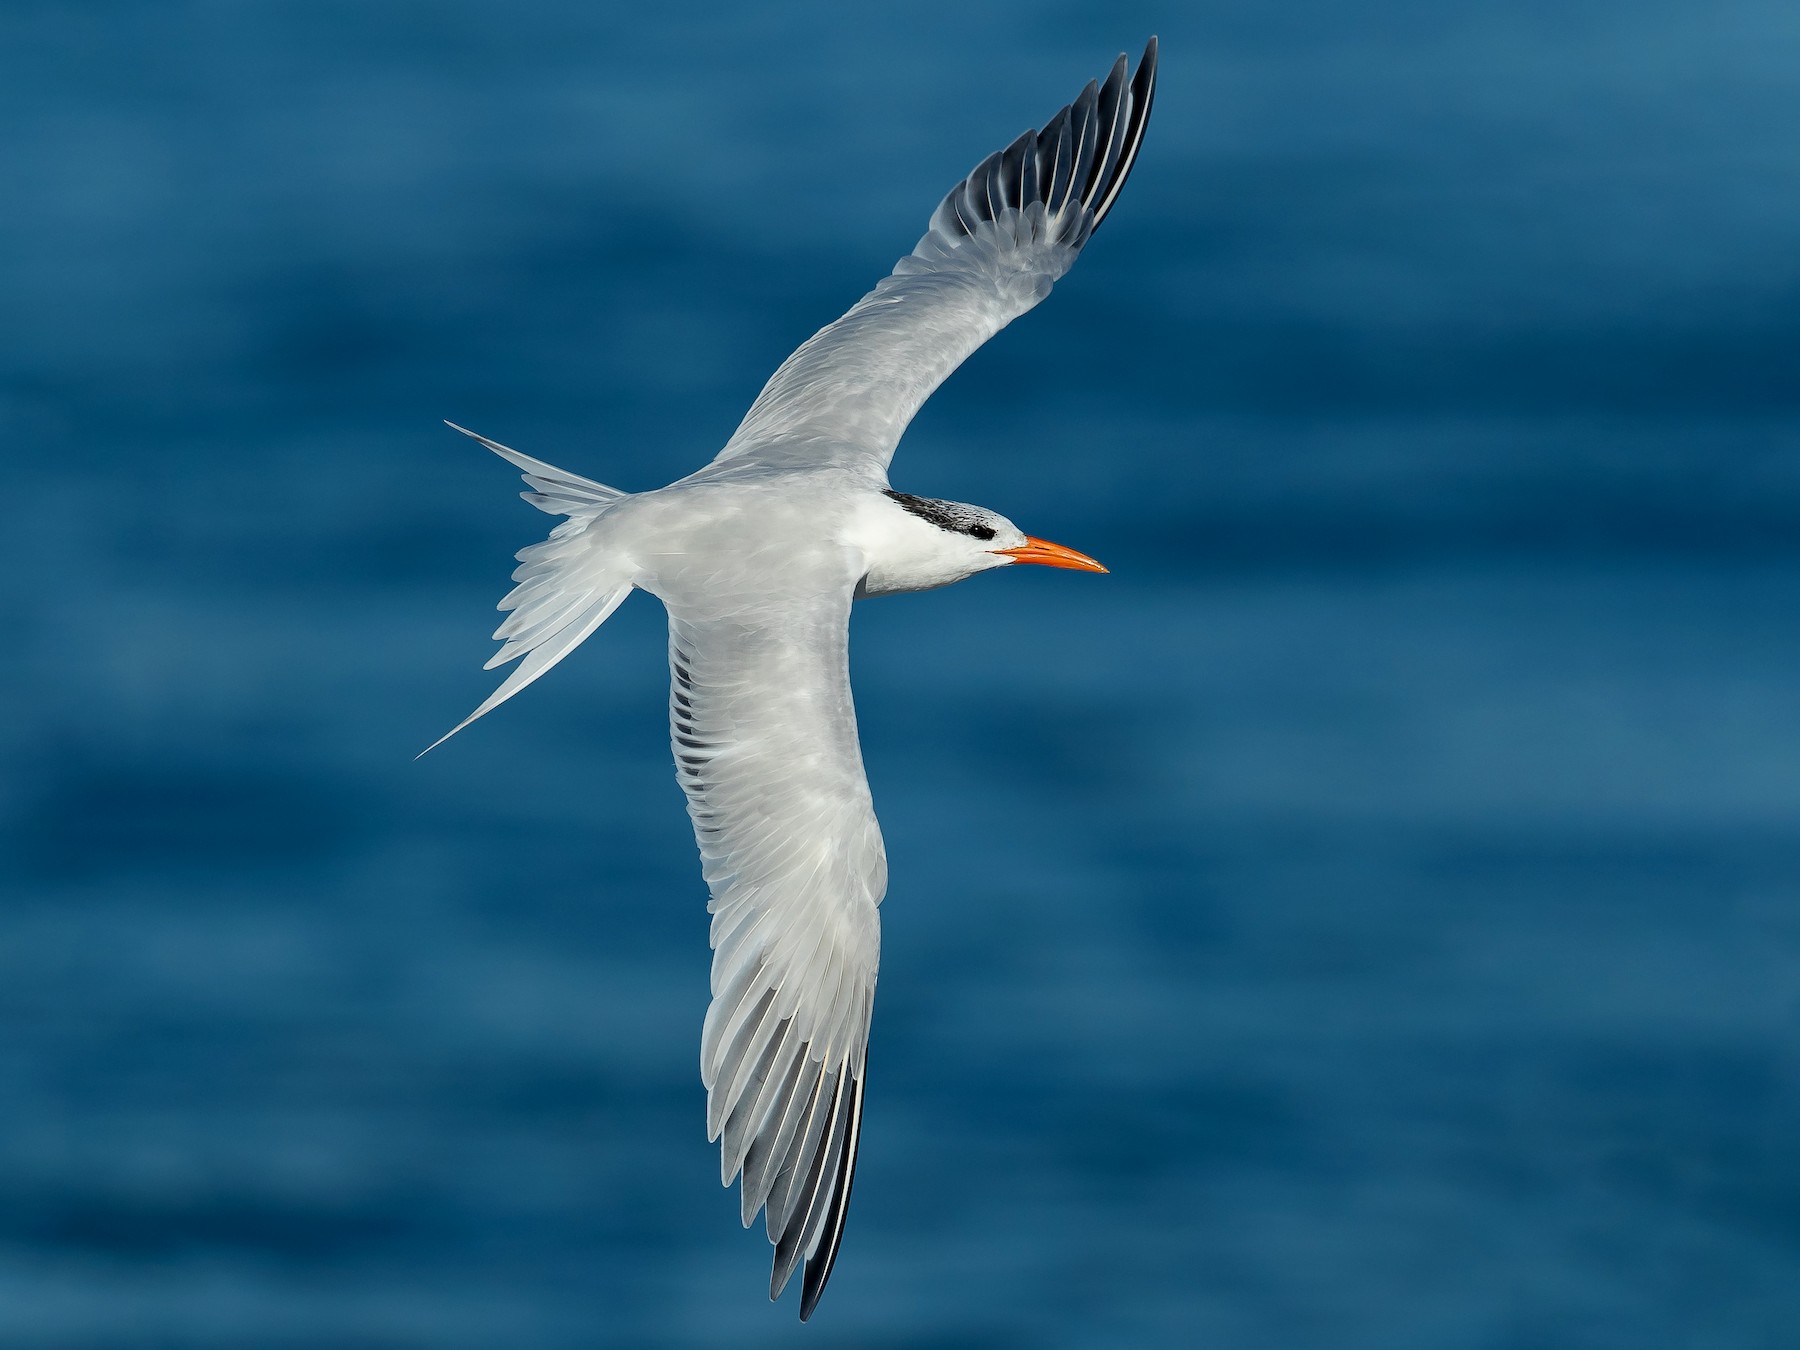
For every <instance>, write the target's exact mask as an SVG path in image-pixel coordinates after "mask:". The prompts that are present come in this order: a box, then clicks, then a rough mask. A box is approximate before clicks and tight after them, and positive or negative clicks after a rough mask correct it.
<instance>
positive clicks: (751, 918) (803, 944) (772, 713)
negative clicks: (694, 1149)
mask: <svg viewBox="0 0 1800 1350" xmlns="http://www.w3.org/2000/svg"><path fill="white" fill-rule="evenodd" d="M851 594H852V591H851V584H850V583H849V582H847V581H844V580H843V579H838V580H837V581H836V582H835V583H829V584H825V585H822V586H821V588H820V589H819V590H818V592H817V593H811V594H809V593H806V592H805V591H804V590H803V589H802V590H796V591H795V592H794V593H792V594H785V593H784V594H782V595H781V596H780V597H779V598H778V599H777V600H776V602H775V603H774V604H773V605H771V604H769V603H767V599H766V597H759V599H758V602H757V604H756V605H755V606H754V613H753V614H751V615H748V616H746V614H745V613H743V612H742V610H741V608H739V609H738V610H737V611H736V612H734V607H733V605H732V603H731V602H730V600H728V599H726V598H724V597H721V598H720V599H719V600H718V601H717V602H714V601H710V600H709V601H708V602H707V612H701V611H700V610H699V609H698V608H696V607H695V606H692V605H687V606H676V605H671V606H670V610H669V666H670V671H671V676H672V679H671V687H670V694H669V700H670V701H669V719H670V724H671V735H672V739H673V741H674V750H675V767H676V773H677V776H678V777H679V778H680V780H681V786H682V787H683V789H685V790H686V792H687V799H688V814H689V815H690V816H692V817H693V821H694V834H695V837H696V838H697V840H698V841H699V844H700V858H701V863H702V866H703V868H704V870H705V874H706V883H707V885H708V887H709V888H710V889H711V891H712V900H711V903H710V904H709V906H708V908H709V909H710V910H711V912H712V916H713V920H712V945H713V952H714V955H713V967H712V995H713V998H712V1005H711V1007H709V1008H708V1009H707V1013H706V1026H705V1030H704V1032H703V1034H702V1040H701V1050H700V1070H701V1077H702V1078H703V1079H704V1080H705V1083H706V1088H707V1129H708V1132H709V1137H710V1138H714V1139H720V1138H722V1141H723V1142H722V1158H721V1167H720V1176H721V1179H722V1180H723V1182H724V1184H725V1185H727V1186H729V1185H730V1184H731V1181H732V1178H733V1177H735V1176H737V1175H738V1174H739V1172H742V1174H743V1185H742V1208H743V1219H744V1225H745V1226H746V1227H748V1226H749V1225H750V1223H751V1222H752V1220H754V1219H755V1217H756V1212H757V1210H758V1209H764V1210H766V1217H767V1227H768V1233H769V1240H770V1241H771V1242H773V1243H774V1244H775V1263H774V1269H773V1271H772V1273H771V1275H770V1280H769V1297H770V1298H775V1297H777V1296H778V1295H779V1294H780V1293H781V1291H782V1289H783V1288H784V1287H785V1286H786V1284H787V1282H788V1279H789V1277H790V1276H792V1274H793V1273H794V1269H795V1267H796V1265H798V1264H799V1263H800V1262H801V1261H802V1260H804V1261H805V1263H806V1269H805V1276H804V1279H803V1282H802V1286H801V1289H802V1292H801V1303H800V1316H801V1318H802V1320H804V1319H806V1318H808V1317H811V1316H812V1312H813V1308H814V1307H815V1306H817V1304H818V1301H819V1295H820V1294H821V1293H822V1292H823V1290H824V1288H825V1281H826V1280H827V1279H828V1278H829V1277H830V1274H831V1267H832V1263H833V1261H834V1260H835V1259H836V1257H837V1250H838V1244H839V1243H840V1241H841V1240H842V1238H843V1232H844V1216H845V1213H846V1211H847V1208H848V1205H849V1202H850V1183H851V1179H852V1176H853V1175H854V1172H855V1168H856V1145H857V1138H858V1133H859V1130H860V1127H861V1123H862V1100H863V1074H864V1059H865V1054H866V1050H867V1046H868V1035H869V1011H870V1006H871V1003H872V1001H873V999H874V996H875V969H876V964H877V962H878V960H879V957H880V950H881V932H880V925H879V922H878V919H877V914H876V906H877V905H879V904H880V903H881V897H882V895H883V894H884V893H885V892H886V890H887V860H886V854H885V852H884V850H883V848H882V842H881V831H880V828H879V827H878V826H877V825H876V823H875V811H874V807H873V805H872V804H871V802H870V800H869V787H868V783H867V780H866V779H865V778H864V776H863V767H862V751H861V749H860V748H859V747H858V744H857V739H856V714H855V711H854V709H853V708H852V706H851V701H850V673H849V665H848V659H849V657H848V643H849V619H850V601H851Z"/></svg>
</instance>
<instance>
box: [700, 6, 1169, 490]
mask: <svg viewBox="0 0 1800 1350" xmlns="http://www.w3.org/2000/svg"><path fill="white" fill-rule="evenodd" d="M1127 68H1128V63H1127V61H1126V58H1125V57H1124V56H1120V57H1119V59H1118V60H1117V61H1116V62H1115V63H1114V64H1113V68H1112V71H1111V73H1110V74H1108V76H1107V78H1106V80H1105V82H1104V83H1095V82H1089V84H1088V86H1087V88H1085V89H1083V90H1082V91H1081V95H1080V97H1078V98H1077V99H1076V100H1075V101H1074V102H1073V103H1071V104H1069V106H1067V107H1066V108H1064V109H1063V110H1062V111H1061V112H1059V113H1057V114H1056V116H1055V117H1053V118H1051V119H1050V121H1049V123H1048V124H1047V125H1046V126H1045V127H1044V129H1043V130H1042V131H1028V132H1026V133H1025V134H1024V135H1022V136H1020V137H1019V139H1018V140H1016V141H1014V142H1013V143H1012V144H1011V145H1009V146H1008V147H1007V148H1006V149H1005V150H1001V151H997V152H995V153H994V154H991V155H989V156H988V157H987V158H986V159H984V160H982V161H981V163H980V164H978V165H977V166H976V167H975V169H974V171H973V172H971V173H970V174H969V176H968V177H967V178H965V179H964V180H963V181H962V182H960V183H958V184H957V185H956V186H955V187H954V188H953V189H951V191H950V195H949V196H947V197H945V198H944V200H943V202H942V204H941V205H939V207H938V209H937V211H936V213H935V214H934V215H933V216H932V218H931V226H930V228H929V229H928V230H927V231H926V232H925V236H924V238H922V239H920V240H919V243H918V245H917V247H915V248H914V249H913V251H912V252H911V253H910V254H909V255H907V256H906V257H904V258H902V259H901V260H900V262H899V263H898V265H896V266H895V268H894V270H893V273H892V274H891V275H889V276H888V277H886V278H884V279H883V280H882V282H881V284H880V285H878V286H876V288H875V289H874V290H872V291H870V292H869V293H868V294H867V295H865V296H864V297H863V298H862V299H861V300H859V301H857V303H856V304H855V305H854V306H853V307H852V308H851V309H850V311H849V312H848V313H847V314H845V315H844V316H843V317H842V318H841V319H839V320H838V321H837V322H836V323H833V324H831V325H830V326H828V327H826V328H823V329H821V330H820V331H819V332H817V333H815V334H814V335H813V336H812V337H811V338H809V339H807V341H806V342H805V343H804V344H802V346H801V347H800V348H799V350H797V351H796V352H795V353H794V354H793V355H792V356H790V357H788V359H787V360H786V361H784V362H783V363H782V365H781V368H780V369H779V370H777V371H776V372H775V374H774V375H773V376H772V377H771V378H770V380H769V382H768V384H766V385H765V386H764V387H763V391H762V393H761V394H760V395H758V396H757V399H756V402H755V403H754V404H752V405H751V408H750V411H749V412H748V413H747V414H746V415H745V417H744V420H743V422H742V424H741V425H740V426H739V427H738V429H737V431H736V432H735V433H734V434H733V436H732V438H731V440H730V441H729V442H727V444H726V446H725V448H724V449H723V450H722V451H720V452H719V455H718V457H717V458H716V459H715V460H714V461H713V464H712V465H711V466H709V469H710V468H727V467H736V466H738V465H740V464H767V465H776V466H781V467H804V466H808V465H818V464H824V463H829V462H834V461H835V462H839V463H842V464H844V465H845V466H846V467H850V468H855V469H860V470H864V471H868V472H870V473H871V474H872V475H875V476H883V475H885V474H886V471H887V466H888V463H889V461H891V460H892V458H893V455H894V448H895V447H896V446H897V445H898V444H899V441H900V437H901V434H902V433H903V432H904V431H905V430H906V426H907V423H909V422H910V421H912V418H913V415H914V414H915V413H916V412H917V411H918V410H919V407H920V405H922V404H923V403H924V402H925V400H926V399H927V398H929V397H930V396H931V393H932V391H933V390H935V389H936V388H937V387H938V385H940V384H942V383H943V382H944V379H945V378H946V377H947V376H948V375H949V374H950V372H951V371H953V370H955V369H956V368H957V366H959V365H961V364H962V363H963V361H964V360H965V359H966V358H967V357H968V355H969V354H970V353H971V352H973V351H974V350H975V349H976V348H977V347H979V346H980V345H981V344H982V343H984V342H986V341H987V340H988V339H989V338H990V337H992V336H993V335H994V334H995V333H997V332H999V331H1000V330H1001V329H1002V328H1004V327H1005V326H1006V325H1007V324H1009V323H1011V322H1012V321H1013V320H1014V319H1016V318H1017V317H1018V316H1019V315H1021V314H1023V313H1024V312H1025V311H1026V310H1028V309H1030V308H1031V307H1032V306H1034V305H1036V304H1037V303H1038V302H1039V301H1040V300H1042V299H1043V298H1044V297H1045V296H1046V295H1048V294H1049V293H1050V287H1051V285H1052V283H1054V282H1055V281H1056V279H1057V278H1058V277H1060V276H1062V275H1063V273H1065V272H1067V271H1068V270H1069V268H1070V267H1071V266H1072V265H1073V264H1074V261H1075V257H1076V255H1077V254H1078V253H1080V251H1081V248H1082V246H1083V245H1084V244H1086V243H1087V241H1088V238H1089V236H1091V235H1092V234H1093V232H1094V230H1095V228H1096V227H1097V226H1098V225H1099V224H1100V222H1101V221H1102V220H1104V219H1105V218H1106V214H1107V212H1108V211H1110V210H1111V209H1112V205H1113V202H1114V201H1115V200H1116V199H1117V198H1118V195H1119V190H1120V188H1122V187H1123V186H1124V184H1125V179H1126V176H1127V175H1128V174H1129V173H1130V172H1131V166H1132V164H1133V163H1134V162H1135V161H1136V159H1137V154H1138V148H1139V147H1140V146H1141V145H1142V143H1143V139H1144V127H1145V125H1146V123H1147V122H1148V120H1149V116H1150V104H1151V100H1152V97H1153V96H1154V94H1155V91H1156V39H1155V38H1151V39H1150V43H1149V45H1148V46H1147V47H1145V49H1144V55H1143V57H1142V59H1141V60H1140V61H1139V62H1138V66H1137V70H1136V71H1135V73H1132V74H1130V75H1129V76H1127ZM702 472H703V473H704V472H706V470H702Z"/></svg>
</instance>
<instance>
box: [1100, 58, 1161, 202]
mask: <svg viewBox="0 0 1800 1350" xmlns="http://www.w3.org/2000/svg"><path fill="white" fill-rule="evenodd" d="M1157 50H1158V44H1157V40H1156V37H1155V36H1154V35H1152V36H1151V38H1150V40H1149V41H1148V42H1146V43H1145V44H1144V54H1143V55H1142V56H1141V57H1139V58H1138V64H1137V69H1136V70H1135V71H1133V72H1132V75H1131V84H1130V98H1131V111H1130V113H1129V114H1128V116H1127V120H1126V124H1125V137H1124V144H1123V145H1122V146H1121V147H1120V150H1119V156H1118V159H1117V161H1116V163H1115V164H1114V165H1113V166H1112V171H1111V173H1110V174H1109V175H1108V177H1107V180H1106V182H1105V183H1103V184H1101V185H1100V188H1099V191H1098V192H1096V194H1095V195H1094V198H1093V210H1094V229H1096V230H1097V229H1099V228H1100V222H1101V221H1103V220H1105V219H1106V213H1107V212H1108V211H1110V210H1112V205H1113V203H1114V202H1115V201H1117V200H1118V196H1119V192H1120V190H1121V189H1122V188H1124V186H1125V180H1126V179H1127V178H1129V177H1130V176H1131V167H1132V165H1134V164H1135V163H1137V157H1138V151H1139V150H1140V149H1142V148H1143V144H1144V129H1145V128H1146V127H1147V126H1148V125H1149V123H1150V105H1151V104H1152V103H1153V102H1154V101H1155V99H1156V58H1157ZM1119 59H1120V60H1121V61H1123V60H1124V59H1125V58H1124V57H1123V56H1121V57H1120V58H1119ZM1089 233H1090V234H1091V233H1092V231H1090V232H1089Z"/></svg>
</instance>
